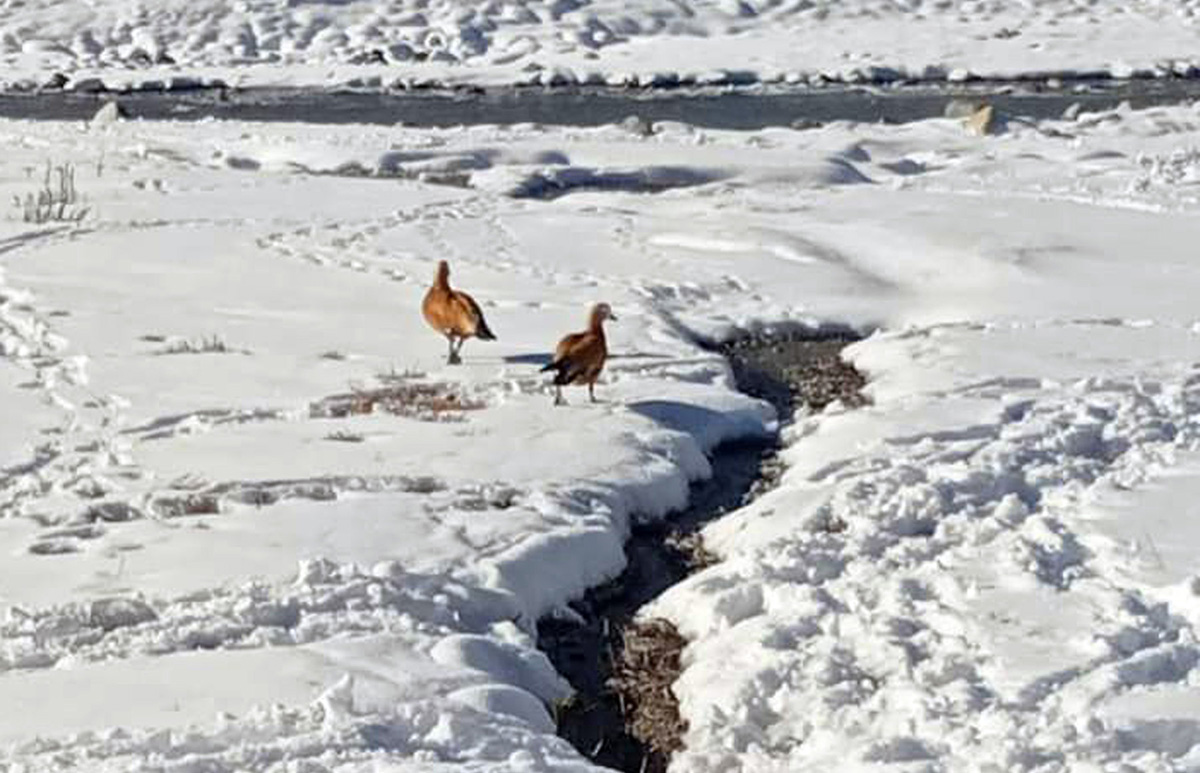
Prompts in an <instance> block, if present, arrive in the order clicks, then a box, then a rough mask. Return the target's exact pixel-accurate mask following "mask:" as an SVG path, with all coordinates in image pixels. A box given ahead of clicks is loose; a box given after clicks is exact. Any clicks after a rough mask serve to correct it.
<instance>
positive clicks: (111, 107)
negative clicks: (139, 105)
mask: <svg viewBox="0 0 1200 773" xmlns="http://www.w3.org/2000/svg"><path fill="white" fill-rule="evenodd" d="M128 117H129V114H128V113H126V112H125V108H123V107H121V105H120V103H118V102H117V101H116V100H115V99H110V100H109V101H107V102H105V103H104V105H103V106H102V107H101V108H100V109H99V110H97V111H96V114H95V115H94V116H92V124H91V125H92V127H93V128H100V127H103V126H110V125H112V124H114V123H116V122H117V121H119V120H121V119H122V118H128Z"/></svg>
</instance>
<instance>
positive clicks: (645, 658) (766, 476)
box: [538, 332, 866, 773]
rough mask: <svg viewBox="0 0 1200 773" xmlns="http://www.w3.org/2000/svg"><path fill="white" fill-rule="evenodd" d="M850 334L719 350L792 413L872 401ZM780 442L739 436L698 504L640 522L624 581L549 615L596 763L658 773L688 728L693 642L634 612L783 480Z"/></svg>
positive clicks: (548, 647) (793, 336)
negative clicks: (683, 711) (719, 521)
mask: <svg viewBox="0 0 1200 773" xmlns="http://www.w3.org/2000/svg"><path fill="white" fill-rule="evenodd" d="M855 340H857V339H856V337H855V336H854V335H852V334H850V333H843V332H838V333H836V334H817V335H814V334H812V333H800V332H796V333H786V334H755V335H748V336H744V337H741V338H738V339H735V340H733V341H731V342H729V343H727V344H724V345H722V346H720V347H719V348H720V350H721V351H722V352H723V353H724V354H725V356H726V357H728V358H729V361H730V364H731V366H732V367H733V370H734V374H735V377H736V379H737V383H738V388H739V389H741V390H742V391H743V392H746V393H747V394H750V395H753V396H755V397H759V398H762V399H764V400H767V401H769V402H771V403H772V404H773V405H774V406H775V407H776V410H778V411H779V414H780V416H781V417H782V418H783V419H784V420H785V421H787V420H789V419H790V418H791V416H792V415H793V414H794V412H795V411H796V410H797V409H798V408H800V407H802V406H803V407H806V408H808V409H810V410H820V409H822V408H824V407H825V406H827V405H829V404H830V403H831V402H833V401H834V400H840V401H841V402H843V403H844V404H846V405H850V406H857V405H862V404H863V403H864V402H865V398H864V397H863V395H862V394H861V389H862V387H863V386H864V385H865V383H866V380H865V378H864V377H863V375H862V374H861V373H859V372H858V371H857V370H855V369H854V367H853V366H852V365H849V364H848V363H846V362H844V361H843V360H842V359H841V357H840V356H839V355H840V352H841V350H842V349H843V348H845V346H846V345H848V344H850V343H852V342H853V341H855ZM774 458H775V447H774V446H773V445H772V444H754V443H744V442H743V443H732V444H727V445H725V446H722V447H720V448H718V449H717V451H716V453H715V454H714V456H713V460H712V462H713V477H712V478H711V479H709V480H707V481H704V482H701V483H699V484H697V485H695V486H694V487H693V489H692V492H691V498H690V503H691V504H690V505H689V507H688V508H687V510H685V511H684V512H682V513H680V514H678V515H677V516H676V517H675V518H673V519H671V520H670V521H668V522H665V523H658V524H647V525H644V526H639V527H636V528H635V530H634V533H633V535H632V536H631V538H630V540H629V542H628V543H626V546H625V551H626V555H627V557H628V560H629V563H628V567H627V568H626V570H625V571H624V572H623V573H622V574H621V576H620V577H618V578H616V579H615V580H613V581H611V582H609V583H606V584H604V585H602V586H599V587H597V588H593V589H592V590H590V591H588V593H586V594H585V595H584V597H583V598H582V599H579V600H578V601H576V602H573V603H572V605H571V606H572V609H573V611H574V612H576V613H577V614H578V615H579V616H580V618H581V619H582V622H580V621H579V620H567V619H561V618H546V619H544V620H542V621H541V622H540V623H539V625H538V635H539V644H540V646H541V648H542V649H543V650H544V651H545V652H546V653H547V655H549V657H550V659H551V660H552V661H553V663H554V665H555V667H556V668H557V669H558V671H559V673H561V674H563V675H564V676H565V677H566V678H567V679H568V680H570V682H571V684H572V686H573V687H574V688H575V690H576V695H575V696H574V698H573V699H572V701H571V702H570V703H568V704H566V705H563V706H561V707H559V710H558V714H557V720H558V731H559V735H561V736H562V737H563V738H566V739H567V740H568V741H570V742H571V743H572V744H573V745H574V746H575V748H576V749H578V750H579V751H580V752H581V753H583V754H585V755H587V756H588V757H589V758H590V759H592V760H594V761H595V762H597V763H598V764H601V765H605V766H607V767H610V768H615V769H617V770H621V771H632V772H634V773H661V771H665V770H666V769H667V765H668V763H669V761H670V757H671V754H672V753H674V752H675V751H677V750H678V749H679V748H680V747H681V745H682V737H683V733H684V731H685V730H686V729H687V725H686V722H685V721H684V720H683V718H682V717H681V716H680V714H679V705H678V702H677V700H676V698H675V695H674V693H673V692H672V689H671V688H672V685H673V684H674V683H675V681H676V679H677V678H678V676H679V674H680V671H681V657H682V653H683V648H684V647H685V646H686V644H687V641H686V640H685V639H684V638H683V637H682V636H681V635H680V634H679V632H678V631H677V630H675V627H674V626H673V625H672V624H671V623H669V622H668V621H666V620H660V619H649V620H644V619H642V620H635V619H634V618H635V616H636V614H637V612H638V610H639V609H641V607H642V606H644V605H645V604H647V603H648V602H650V601H651V600H652V599H654V598H655V597H657V596H658V595H659V594H661V593H662V592H663V591H665V590H666V589H667V588H669V587H671V586H672V585H674V584H675V583H677V582H679V581H680V580H682V579H683V578H685V577H687V576H688V575H689V574H691V573H692V572H695V571H697V570H699V569H701V568H703V567H704V566H707V565H710V564H712V563H713V562H715V560H716V557H715V556H714V555H712V554H711V553H709V552H708V551H707V550H705V548H704V545H703V541H702V539H701V538H700V533H699V532H700V529H701V528H702V527H703V526H704V525H705V524H706V523H708V522H710V521H712V520H714V519H716V518H718V517H720V516H721V515H723V514H725V513H727V512H729V511H730V510H733V509H736V508H738V507H741V506H743V505H745V504H746V503H747V502H748V501H749V500H750V499H753V498H754V497H755V496H757V495H758V494H759V493H761V492H762V491H765V490H766V489H768V488H770V487H771V486H772V485H773V484H774V479H775V477H776V475H777V474H778V471H779V467H778V464H776V463H775V462H774Z"/></svg>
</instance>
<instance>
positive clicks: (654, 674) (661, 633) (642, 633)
mask: <svg viewBox="0 0 1200 773" xmlns="http://www.w3.org/2000/svg"><path fill="white" fill-rule="evenodd" d="M685 646H687V640H686V639H684V638H683V636H681V635H680V633H679V631H678V630H676V628H675V626H674V625H672V624H671V623H669V622H668V621H666V620H661V619H654V620H646V621H634V622H632V623H630V624H629V625H628V626H627V627H626V628H625V630H624V632H623V634H622V645H621V649H620V651H619V652H618V653H617V655H616V659H615V662H614V663H613V675H612V677H611V678H610V679H609V685H610V686H611V687H612V688H613V689H614V690H615V691H616V692H617V694H618V695H619V696H621V702H622V704H623V707H624V714H625V724H626V727H627V728H628V730H629V733H630V734H631V735H632V736H633V737H634V738H637V739H638V740H639V741H641V742H642V743H643V744H645V745H646V747H647V748H648V749H649V750H650V751H651V752H654V753H655V755H656V756H659V758H660V759H662V760H666V759H669V758H670V756H671V755H672V754H674V753H675V752H676V751H678V750H679V749H681V748H682V747H683V734H684V731H686V730H687V722H685V721H684V719H683V718H682V717H681V716H680V715H679V701H678V700H677V699H676V698H675V693H674V692H672V690H671V687H672V685H674V684H675V682H676V680H678V679H679V675H680V673H682V671H683V665H682V655H683V648H684V647H685ZM651 759H652V758H651V757H647V758H646V761H645V763H644V765H648V764H650V760H651ZM656 767H657V765H656ZM664 767H665V765H664Z"/></svg>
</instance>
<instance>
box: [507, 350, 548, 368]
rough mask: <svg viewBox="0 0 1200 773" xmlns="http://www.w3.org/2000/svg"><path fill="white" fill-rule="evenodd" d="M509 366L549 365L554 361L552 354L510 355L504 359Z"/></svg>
mask: <svg viewBox="0 0 1200 773" xmlns="http://www.w3.org/2000/svg"><path fill="white" fill-rule="evenodd" d="M502 359H503V360H504V362H506V363H508V364H509V365H549V364H550V361H551V360H552V359H554V355H553V354H551V353H550V352H535V353H532V354H510V355H507V356H505V357H503V358H502Z"/></svg>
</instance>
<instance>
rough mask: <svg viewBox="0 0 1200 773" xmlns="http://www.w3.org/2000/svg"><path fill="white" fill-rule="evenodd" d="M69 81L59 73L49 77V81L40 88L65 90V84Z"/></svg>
mask: <svg viewBox="0 0 1200 773" xmlns="http://www.w3.org/2000/svg"><path fill="white" fill-rule="evenodd" d="M70 80H71V79H70V78H68V77H67V76H65V75H63V74H62V73H61V72H56V73H54V74H53V75H51V76H50V78H49V80H47V81H46V82H45V83H43V84H42V88H43V89H47V90H57V89H61V88H65V87H66V85H67V83H69V82H70Z"/></svg>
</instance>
